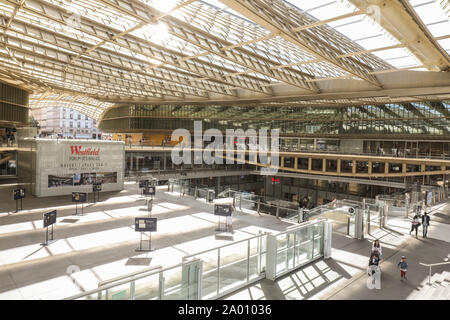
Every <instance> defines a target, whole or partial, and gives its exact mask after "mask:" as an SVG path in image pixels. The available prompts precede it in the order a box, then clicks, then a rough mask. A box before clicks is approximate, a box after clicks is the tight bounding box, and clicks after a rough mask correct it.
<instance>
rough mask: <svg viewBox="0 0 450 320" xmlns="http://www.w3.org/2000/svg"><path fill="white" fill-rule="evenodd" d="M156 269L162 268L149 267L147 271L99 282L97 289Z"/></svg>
mask: <svg viewBox="0 0 450 320" xmlns="http://www.w3.org/2000/svg"><path fill="white" fill-rule="evenodd" d="M156 269H162V266H161V265H157V266H154V267H151V268H148V269H144V270H139V271H135V272H132V273H127V274H124V275H122V276H119V277H116V278H112V279H108V280H105V281H100V282H99V283H98V287H99V288H100V287H103V286H105V285H107V284H110V283H113V282H117V281H120V280H123V279H126V278H131V277H133V276H136V275H140V274H143V273H146V272H152V271H155V270H156Z"/></svg>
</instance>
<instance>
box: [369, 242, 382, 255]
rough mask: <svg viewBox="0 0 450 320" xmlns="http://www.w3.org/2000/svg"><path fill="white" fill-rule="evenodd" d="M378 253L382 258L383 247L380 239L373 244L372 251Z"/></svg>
mask: <svg viewBox="0 0 450 320" xmlns="http://www.w3.org/2000/svg"><path fill="white" fill-rule="evenodd" d="M374 252H376V253H378V258H381V254H382V252H383V250H382V249H381V244H380V240H378V239H377V240H375V242H374V243H373V244H372V253H374Z"/></svg>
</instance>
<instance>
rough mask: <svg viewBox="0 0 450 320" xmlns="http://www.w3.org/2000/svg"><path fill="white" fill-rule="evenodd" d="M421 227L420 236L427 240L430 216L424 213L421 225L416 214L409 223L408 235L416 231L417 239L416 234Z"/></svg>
mask: <svg viewBox="0 0 450 320" xmlns="http://www.w3.org/2000/svg"><path fill="white" fill-rule="evenodd" d="M421 225H422V235H423V237H424V238H427V233H428V227H429V226H430V216H429V215H428V213H427V212H426V211H425V213H424V214H423V216H422V223H421V222H420V217H419V215H418V214H416V215H415V216H414V218H413V220H412V222H411V231H409V234H411V232H413V231H414V230H415V231H416V238H417V232H418V231H419V227H420V226H421Z"/></svg>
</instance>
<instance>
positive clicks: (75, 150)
mask: <svg viewBox="0 0 450 320" xmlns="http://www.w3.org/2000/svg"><path fill="white" fill-rule="evenodd" d="M70 151H71V152H72V155H77V156H98V155H99V153H100V148H86V149H83V147H82V146H70Z"/></svg>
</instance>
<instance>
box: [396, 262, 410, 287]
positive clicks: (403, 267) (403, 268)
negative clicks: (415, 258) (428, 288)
mask: <svg viewBox="0 0 450 320" xmlns="http://www.w3.org/2000/svg"><path fill="white" fill-rule="evenodd" d="M397 266H398V267H399V268H400V281H403V279H405V280H406V279H407V278H406V271H407V270H408V262H406V257H405V256H403V257H402V260H401V261H400V262H399V263H398V265H397Z"/></svg>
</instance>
